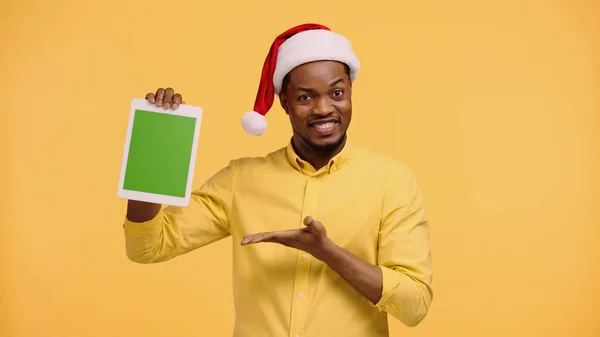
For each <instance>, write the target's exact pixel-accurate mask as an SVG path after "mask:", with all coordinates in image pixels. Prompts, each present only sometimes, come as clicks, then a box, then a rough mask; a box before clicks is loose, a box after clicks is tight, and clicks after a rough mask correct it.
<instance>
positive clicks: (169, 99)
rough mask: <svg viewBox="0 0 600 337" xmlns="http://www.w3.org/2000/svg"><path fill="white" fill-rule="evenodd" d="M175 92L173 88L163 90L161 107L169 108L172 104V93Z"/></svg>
mask: <svg viewBox="0 0 600 337" xmlns="http://www.w3.org/2000/svg"><path fill="white" fill-rule="evenodd" d="M174 94H175V90H173V88H167V90H165V98H164V100H163V108H165V109H169V108H170V107H171V104H173V95H174Z"/></svg>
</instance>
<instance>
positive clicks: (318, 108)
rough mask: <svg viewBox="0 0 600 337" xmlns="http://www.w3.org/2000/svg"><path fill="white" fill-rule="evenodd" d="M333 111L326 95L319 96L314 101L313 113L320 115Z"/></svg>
mask: <svg viewBox="0 0 600 337" xmlns="http://www.w3.org/2000/svg"><path fill="white" fill-rule="evenodd" d="M332 112H333V105H332V104H331V102H330V101H329V98H328V97H321V98H320V99H319V100H317V102H316V103H315V106H314V108H313V114H315V115H320V116H327V115H329V114H331V113H332Z"/></svg>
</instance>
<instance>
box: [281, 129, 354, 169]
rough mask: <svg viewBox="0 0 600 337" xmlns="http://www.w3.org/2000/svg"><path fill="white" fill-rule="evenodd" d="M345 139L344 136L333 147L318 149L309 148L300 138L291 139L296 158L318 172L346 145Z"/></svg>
mask: <svg viewBox="0 0 600 337" xmlns="http://www.w3.org/2000/svg"><path fill="white" fill-rule="evenodd" d="M346 139H347V136H346V135H344V138H343V139H342V141H341V142H340V143H339V144H337V145H336V146H335V147H331V148H330V147H327V148H323V149H319V148H315V147H314V146H311V145H310V144H309V143H307V142H306V141H304V140H303V139H301V138H300V137H298V136H296V135H294V136H293V137H292V146H293V148H294V151H295V152H296V154H297V155H298V157H300V158H301V159H302V160H305V161H306V162H308V163H310V164H311V165H312V167H313V168H314V169H315V170H317V171H318V170H319V169H321V168H322V167H323V166H325V165H327V163H328V162H329V161H330V160H331V158H333V157H335V156H336V155H337V154H338V153H340V152H341V151H342V149H343V148H344V146H345V145H346Z"/></svg>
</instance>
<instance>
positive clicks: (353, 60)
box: [273, 29, 360, 95]
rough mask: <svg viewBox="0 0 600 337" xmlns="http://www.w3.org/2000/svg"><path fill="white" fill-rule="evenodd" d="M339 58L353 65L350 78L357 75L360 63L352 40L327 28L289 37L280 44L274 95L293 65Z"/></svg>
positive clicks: (340, 60)
mask: <svg viewBox="0 0 600 337" xmlns="http://www.w3.org/2000/svg"><path fill="white" fill-rule="evenodd" d="M323 60H330V61H339V62H342V63H345V64H346V65H348V67H349V68H350V80H351V81H354V80H355V79H356V77H357V75H358V70H359V68H360V62H359V60H358V58H357V57H356V55H355V54H354V51H353V50H352V44H351V43H350V41H349V40H348V39H347V38H346V37H344V36H343V35H340V34H338V33H335V32H332V31H328V30H321V29H318V30H307V31H304V32H301V33H298V34H295V35H294V36H292V37H290V38H289V39H288V40H286V41H285V42H284V43H283V44H281V46H279V51H278V56H277V63H276V66H275V71H274V73H273V87H274V89H275V94H276V95H277V94H279V92H280V91H281V87H282V82H283V78H284V77H285V75H287V74H288V73H289V72H290V71H292V70H293V69H294V68H296V67H298V66H300V65H302V64H304V63H308V62H313V61H323Z"/></svg>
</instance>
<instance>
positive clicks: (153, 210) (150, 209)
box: [126, 88, 185, 222]
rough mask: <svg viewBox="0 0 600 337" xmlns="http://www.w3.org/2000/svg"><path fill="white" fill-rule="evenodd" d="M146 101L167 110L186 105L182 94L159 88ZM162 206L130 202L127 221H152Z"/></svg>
mask: <svg viewBox="0 0 600 337" xmlns="http://www.w3.org/2000/svg"><path fill="white" fill-rule="evenodd" d="M146 99H147V100H148V101H149V102H150V103H152V104H155V105H157V106H159V107H163V108H165V109H173V110H175V109H177V108H178V107H179V105H181V104H185V102H184V101H183V97H181V94H178V93H175V90H173V88H166V89H164V88H158V89H157V90H156V92H149V93H148V94H147V95H146ZM161 206H162V205H160V204H154V203H149V202H144V201H136V200H129V201H128V203H127V214H126V216H127V219H129V220H130V221H133V222H143V221H147V220H150V219H152V218H154V217H155V216H156V214H158V212H159V211H160V208H161Z"/></svg>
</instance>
